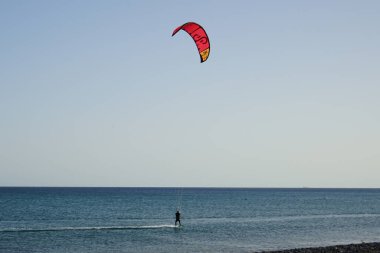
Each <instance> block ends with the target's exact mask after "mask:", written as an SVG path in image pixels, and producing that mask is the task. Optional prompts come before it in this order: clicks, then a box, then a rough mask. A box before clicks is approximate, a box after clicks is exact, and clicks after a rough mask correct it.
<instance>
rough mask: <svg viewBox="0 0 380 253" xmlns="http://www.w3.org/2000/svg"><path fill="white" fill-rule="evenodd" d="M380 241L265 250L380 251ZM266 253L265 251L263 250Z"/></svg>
mask: <svg viewBox="0 0 380 253" xmlns="http://www.w3.org/2000/svg"><path fill="white" fill-rule="evenodd" d="M379 252H380V243H379V242H374V243H360V244H348V245H336V246H329V247H316V248H300V249H290V250H280V251H265V253H379ZM262 253H264V252H262Z"/></svg>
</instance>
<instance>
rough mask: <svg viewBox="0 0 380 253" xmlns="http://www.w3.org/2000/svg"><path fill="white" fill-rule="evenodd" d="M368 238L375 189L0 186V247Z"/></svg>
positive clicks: (239, 247)
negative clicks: (178, 220)
mask: <svg viewBox="0 0 380 253" xmlns="http://www.w3.org/2000/svg"><path fill="white" fill-rule="evenodd" d="M177 208H179V209H180V211H181V222H182V225H183V226H181V227H180V228H178V227H175V226H174V221H175V212H176V209H177ZM375 241H377V242H379V241H380V189H311V188H310V189H308V188H305V189H277V188H276V189H269V188H268V189H267V188H50V187H47V188H44V187H30V188H28V187H1V188H0V252H1V253H15V252H17V253H19V252H20V253H23V252H25V253H26V252H27V253H33V252H36V253H37V252H38V253H40V252H44V253H63V252H65V253H87V252H88V253H90V252H91V253H97V252H99V253H100V252H102V253H105V252H115V253H116V252H148V253H149V252H155V253H159V252H255V251H262V250H276V249H289V248H298V247H314V246H327V245H336V244H348V243H360V242H375Z"/></svg>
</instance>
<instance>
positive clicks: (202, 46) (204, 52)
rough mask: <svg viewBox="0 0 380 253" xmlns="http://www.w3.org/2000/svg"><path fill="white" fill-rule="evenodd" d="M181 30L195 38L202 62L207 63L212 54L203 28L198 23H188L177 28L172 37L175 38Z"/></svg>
mask: <svg viewBox="0 0 380 253" xmlns="http://www.w3.org/2000/svg"><path fill="white" fill-rule="evenodd" d="M179 30H184V31H185V32H187V33H188V34H189V35H190V36H191V37H192V38H193V40H194V42H195V44H196V45H197V48H198V52H199V56H200V57H201V62H205V61H206V60H207V58H208V56H209V54H210V41H209V39H208V36H207V33H206V31H205V30H204V29H203V27H202V26H200V25H198V24H197V23H194V22H188V23H185V24H183V25H181V26H179V27H177V28H176V29H175V30H174V32H173V34H172V36H174V35H175V34H176V33H177V32H178V31H179Z"/></svg>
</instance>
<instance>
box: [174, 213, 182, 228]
mask: <svg viewBox="0 0 380 253" xmlns="http://www.w3.org/2000/svg"><path fill="white" fill-rule="evenodd" d="M177 222H178V223H179V225H180V226H181V214H180V213H179V211H177V212H176V213H175V225H177Z"/></svg>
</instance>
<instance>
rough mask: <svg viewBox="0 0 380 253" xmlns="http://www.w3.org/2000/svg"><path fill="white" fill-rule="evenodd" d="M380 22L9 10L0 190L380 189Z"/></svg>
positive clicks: (256, 4) (178, 11)
mask: <svg viewBox="0 0 380 253" xmlns="http://www.w3.org/2000/svg"><path fill="white" fill-rule="evenodd" d="M379 13H380V1H378V0H374V1H369V0H366V1H359V0H358V1H349V0H341V1H332V0H319V1H301V0H300V1H280V0H278V1H264V0H263V1H248V0H247V1H219V0H218V1H216V0H215V1H137V0H136V1H115V0H111V1H93V0H91V1H90V0H88V1H63V0H62V1H59V0H56V1H50V0H46V1H37V0H36V1H26V0H20V1H11V0H2V1H0V31H1V33H0V186H211V187H213V186H220V187H303V186H307V187H380V68H379V67H380V49H379V47H380V15H379ZM188 21H195V22H198V23H200V24H201V25H202V26H203V27H204V28H205V29H206V30H207V33H208V35H209V36H210V42H211V54H210V58H209V59H208V61H207V62H205V63H202V64H200V63H199V56H198V55H197V52H196V47H195V45H194V43H193V42H192V40H191V38H190V37H189V36H188V35H187V34H186V33H184V32H179V33H178V34H177V35H176V36H175V37H171V33H172V31H173V30H174V29H175V28H176V27H177V26H179V25H181V24H183V23H185V22H188Z"/></svg>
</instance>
